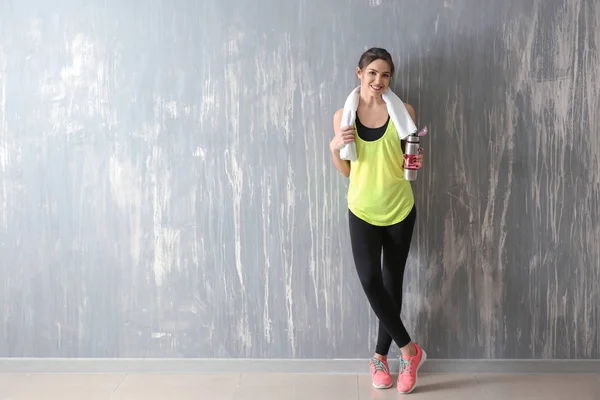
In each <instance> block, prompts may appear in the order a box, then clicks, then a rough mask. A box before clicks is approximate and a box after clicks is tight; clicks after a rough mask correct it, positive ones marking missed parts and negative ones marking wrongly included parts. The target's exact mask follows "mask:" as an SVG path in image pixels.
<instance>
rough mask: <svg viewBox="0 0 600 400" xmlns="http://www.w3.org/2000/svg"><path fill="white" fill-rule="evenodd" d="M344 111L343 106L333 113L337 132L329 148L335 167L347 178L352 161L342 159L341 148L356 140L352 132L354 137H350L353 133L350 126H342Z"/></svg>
mask: <svg viewBox="0 0 600 400" xmlns="http://www.w3.org/2000/svg"><path fill="white" fill-rule="evenodd" d="M343 112H344V109H343V108H341V109H339V110H337V111H336V112H335V114H334V115H333V131H334V132H335V137H334V138H333V140H332V141H331V142H330V143H329V150H331V158H332V160H333V165H335V168H337V170H338V171H339V172H340V174H342V175H343V176H345V177H346V178H347V177H349V176H350V161H346V160H342V159H341V158H340V149H341V148H342V147H343V146H344V145H345V144H346V143H349V142H352V141H354V136H353V134H352V137H351V138H350V135H351V133H350V128H349V127H345V128H344V129H341V128H340V123H341V122H342V113H343Z"/></svg>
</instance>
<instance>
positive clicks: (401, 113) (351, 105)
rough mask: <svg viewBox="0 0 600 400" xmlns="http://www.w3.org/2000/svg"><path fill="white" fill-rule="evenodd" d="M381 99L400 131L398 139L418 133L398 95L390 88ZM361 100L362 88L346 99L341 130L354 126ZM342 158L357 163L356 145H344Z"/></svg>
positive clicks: (341, 153)
mask: <svg viewBox="0 0 600 400" xmlns="http://www.w3.org/2000/svg"><path fill="white" fill-rule="evenodd" d="M381 97H382V98H383V101H385V104H386V106H387V110H388V114H389V115H390V119H391V120H392V122H393V123H394V126H395V127H396V130H397V131H398V139H399V140H403V139H406V137H407V136H409V135H412V134H413V133H415V132H416V131H417V127H416V126H415V123H414V122H413V120H412V118H411V116H410V114H409V113H408V111H407V110H406V106H405V105H404V102H403V101H402V100H400V98H399V97H398V96H397V95H396V93H394V92H393V91H392V90H391V89H390V88H387V89H386V90H385V92H383V94H382V96H381ZM359 99H360V86H359V87H357V88H356V89H354V90H353V91H352V92H351V93H350V95H349V96H348V98H347V99H346V103H345V104H344V112H343V113H342V123H341V128H343V127H344V126H348V125H354V121H355V120H356V110H357V109H358V101H359ZM340 158H341V159H342V160H348V161H356V160H357V159H358V157H357V154H356V144H355V143H347V144H346V145H344V147H342V149H341V150H340Z"/></svg>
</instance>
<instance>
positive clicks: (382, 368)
mask: <svg viewBox="0 0 600 400" xmlns="http://www.w3.org/2000/svg"><path fill="white" fill-rule="evenodd" d="M371 365H373V368H375V372H377V371H383V372H385V373H388V369H387V367H386V366H385V364H384V363H383V361H381V360H379V359H377V358H372V359H371Z"/></svg>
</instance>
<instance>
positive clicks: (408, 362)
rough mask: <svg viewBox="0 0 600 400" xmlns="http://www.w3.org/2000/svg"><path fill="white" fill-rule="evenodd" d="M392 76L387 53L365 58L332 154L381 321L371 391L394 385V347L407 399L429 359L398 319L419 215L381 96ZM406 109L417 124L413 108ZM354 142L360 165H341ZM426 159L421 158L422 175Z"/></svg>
mask: <svg viewBox="0 0 600 400" xmlns="http://www.w3.org/2000/svg"><path fill="white" fill-rule="evenodd" d="M393 73H394V63H393V62H392V57H391V56H390V54H389V53H388V52H387V51H386V50H384V49H380V48H372V49H369V50H367V51H366V52H365V53H364V54H363V55H362V56H361V58H360V61H359V62H358V67H357V68H356V75H357V76H358V79H360V82H361V84H360V101H359V105H358V110H357V115H356V123H355V126H346V127H342V128H340V123H341V120H342V112H343V109H340V110H338V111H337V112H336V113H335V115H334V117H333V127H334V131H335V137H334V138H333V140H331V143H330V145H329V147H330V149H331V154H332V157H333V163H334V165H335V167H336V168H337V169H338V171H339V172H340V173H341V174H342V175H343V176H345V177H349V178H350V185H349V188H348V208H349V226H350V239H351V245H352V253H353V256H354V263H355V265H356V272H357V273H358V277H359V279H360V282H361V285H362V287H363V289H364V291H365V294H366V295H367V299H368V301H369V304H370V305H371V307H372V309H373V311H374V312H375V315H377V318H378V319H379V335H378V339H377V346H376V347H375V355H374V356H373V358H372V359H371V361H370V367H371V376H372V379H373V386H374V387H376V388H378V389H384V388H385V389H387V388H389V387H391V386H392V383H393V382H392V377H391V375H390V372H389V366H388V363H387V354H388V352H389V349H390V346H391V344H392V340H394V341H395V342H396V344H397V345H398V347H399V348H400V351H401V352H402V356H401V357H398V358H399V360H400V374H399V376H398V382H397V384H398V391H399V392H400V393H410V392H411V391H412V390H413V389H414V388H415V386H416V383H417V370H418V369H419V367H420V366H421V364H422V363H423V362H424V361H425V359H426V354H425V352H424V351H423V350H422V349H421V348H420V347H419V345H417V344H416V343H413V342H412V341H411V338H410V336H409V334H408V332H407V331H406V328H405V327H404V324H403V323H402V320H401V319H400V309H401V307H402V281H403V276H404V268H405V265H406V259H407V257H408V251H409V247H410V242H411V237H412V233H413V227H414V224H415V218H416V213H417V211H416V209H415V202H414V198H413V192H412V188H411V185H410V182H409V181H406V180H405V179H404V169H403V148H404V141H402V142H401V141H400V140H399V139H398V132H397V131H396V128H395V127H394V124H393V122H392V121H391V119H390V116H389V115H388V112H387V107H386V104H385V102H384V101H383V99H382V97H381V95H382V93H383V92H384V91H385V90H386V89H387V88H388V86H389V84H390V79H391V77H392V75H393ZM405 106H406V109H407V110H408V112H409V114H410V115H411V117H412V119H413V121H415V112H414V110H413V108H412V107H411V106H410V105H409V104H406V105H405ZM415 123H416V121H415ZM350 142H354V143H355V144H356V151H357V154H358V160H357V161H355V162H349V161H344V160H342V159H340V149H341V148H343V147H344V145H345V144H347V143H350ZM422 160H423V155H422V154H419V156H418V163H419V168H420V167H421V165H422ZM382 251H383V265H382V262H381V254H382Z"/></svg>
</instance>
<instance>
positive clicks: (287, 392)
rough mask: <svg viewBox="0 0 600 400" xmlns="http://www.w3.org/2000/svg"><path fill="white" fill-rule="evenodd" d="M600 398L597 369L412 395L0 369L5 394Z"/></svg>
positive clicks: (254, 380)
mask: <svg viewBox="0 0 600 400" xmlns="http://www.w3.org/2000/svg"><path fill="white" fill-rule="evenodd" d="M397 398H410V399H415V400H416V399H423V400H429V399H432V400H433V399H446V400H453V399H461V400H468V399H476V400H513V399H527V400H533V399H540V400H551V399H557V400H599V399H600V375H591V374H589V375H486V374H479V375H468V374H465V375H448V374H421V375H420V377H419V387H418V388H417V389H416V390H415V391H414V392H413V393H412V394H411V395H409V397H405V396H401V395H399V394H398V393H397V392H396V391H395V388H392V389H388V390H375V389H373V388H372V387H371V384H370V377H369V376H368V375H358V376H357V375H272V374H241V375H240V374H234V375H186V374H177V375H165V374H163V375H83V374H82V375H76V374H71V375H18V374H6V375H0V400H46V399H47V400H59V399H60V400H75V399H77V400H158V399H168V400H171V399H173V400H188V399H189V400H191V399H194V400H284V399H285V400H287V399H290V400H300V399H302V400H325V399H327V400H334V399H340V400H368V399H397Z"/></svg>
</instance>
